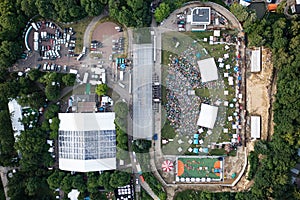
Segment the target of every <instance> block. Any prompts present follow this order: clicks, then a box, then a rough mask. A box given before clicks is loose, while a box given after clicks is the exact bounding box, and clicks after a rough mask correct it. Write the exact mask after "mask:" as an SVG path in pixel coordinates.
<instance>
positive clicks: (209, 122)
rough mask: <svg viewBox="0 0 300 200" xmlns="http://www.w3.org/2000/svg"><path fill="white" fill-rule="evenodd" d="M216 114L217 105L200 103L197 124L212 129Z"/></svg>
mask: <svg viewBox="0 0 300 200" xmlns="http://www.w3.org/2000/svg"><path fill="white" fill-rule="evenodd" d="M217 115H218V107H216V106H211V105H208V104H204V103H202V104H201V111H200V114H199V118H198V121H197V125H198V126H202V127H206V128H210V129H213V128H214V125H215V122H216V119H217Z"/></svg>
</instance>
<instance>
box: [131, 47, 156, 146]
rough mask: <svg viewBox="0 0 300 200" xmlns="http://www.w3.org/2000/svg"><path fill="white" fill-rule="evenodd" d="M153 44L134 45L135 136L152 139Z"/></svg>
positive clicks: (135, 137)
mask: <svg viewBox="0 0 300 200" xmlns="http://www.w3.org/2000/svg"><path fill="white" fill-rule="evenodd" d="M152 68H153V47H152V44H134V45H133V80H132V91H133V94H132V96H133V119H132V120H133V138H134V139H139V138H141V139H149V140H151V139H152V135H153V110H152V94H153V91H152V71H153V69H152Z"/></svg>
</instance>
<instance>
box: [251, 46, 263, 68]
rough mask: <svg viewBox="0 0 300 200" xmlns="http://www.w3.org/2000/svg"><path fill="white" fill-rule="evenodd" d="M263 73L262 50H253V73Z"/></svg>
mask: <svg viewBox="0 0 300 200" xmlns="http://www.w3.org/2000/svg"><path fill="white" fill-rule="evenodd" d="M260 71H261V50H260V48H259V49H256V50H252V54H251V72H260Z"/></svg>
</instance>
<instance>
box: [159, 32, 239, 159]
mask: <svg viewBox="0 0 300 200" xmlns="http://www.w3.org/2000/svg"><path fill="white" fill-rule="evenodd" d="M222 33H230V34H232V33H233V32H232V31H226V32H225V31H222V32H221V34H222ZM211 35H213V32H212V31H205V32H185V33H179V32H175V31H174V32H166V33H163V34H162V38H163V39H162V49H163V50H162V64H163V65H162V83H163V85H164V84H165V82H166V79H167V76H168V68H169V66H168V64H169V63H170V60H169V57H170V55H172V56H176V55H178V56H179V55H182V53H183V52H184V51H186V50H187V49H193V50H194V51H195V52H199V53H200V54H201V57H200V58H199V59H205V58H209V57H214V58H215V60H218V58H220V57H221V58H223V56H224V54H225V53H229V56H230V58H229V59H227V60H226V61H225V62H224V64H225V65H227V64H229V65H230V66H231V69H229V70H227V69H225V67H224V68H219V67H218V73H219V76H220V77H222V78H223V76H224V75H223V73H225V72H228V73H229V75H230V76H233V75H234V70H233V68H234V66H235V57H236V55H235V51H236V49H235V46H230V49H229V50H227V51H226V50H225V45H224V44H219V45H210V44H209V43H208V42H204V41H203V39H204V38H208V39H209V36H211ZM178 43H179V45H178ZM176 44H177V47H175V46H176ZM216 64H217V66H218V63H216ZM223 80H224V87H216V88H215V89H208V88H206V87H199V88H195V93H196V95H197V96H199V97H202V98H209V99H210V101H211V102H215V101H217V100H218V99H222V100H226V101H228V102H229V104H230V103H234V102H233V98H234V97H235V88H233V87H232V86H229V84H228V80H227V79H226V78H223ZM224 90H228V92H229V95H227V96H225V95H224ZM166 94H167V92H166V87H164V86H163V87H162V105H165V104H166V103H167V100H166ZM234 104H235V103H234ZM234 111H235V106H234V108H230V107H229V106H228V107H225V106H223V104H221V105H220V106H219V113H218V118H219V120H218V122H220V123H219V124H216V125H215V127H214V129H213V133H212V134H211V135H208V136H205V134H206V132H204V133H203V135H204V137H203V138H202V139H203V140H204V145H209V144H210V143H211V142H228V141H230V139H231V137H232V133H234V132H233V130H232V124H231V122H228V121H227V118H228V116H232V115H233V113H234ZM165 115H166V114H165V112H162V118H164V117H165ZM220 119H221V120H220ZM166 123H169V122H168V121H166ZM162 127H163V128H162V136H163V137H164V136H165V137H170V138H172V136H173V135H175V134H176V132H175V133H173V130H174V129H173V128H172V127H171V126H170V125H167V124H165V125H164V126H162ZM224 128H228V130H229V133H223V129H224ZM178 139H179V138H176V137H175V138H174V142H171V143H170V144H172V145H170V144H168V145H164V146H163V151H164V152H166V153H167V154H176V153H177V154H178V151H177V149H178V147H179V146H185V147H186V149H187V148H188V147H189V146H191V147H193V145H187V144H184V145H183V144H181V145H179V144H178V143H177V141H178ZM184 139H185V138H183V140H184ZM195 147H197V146H195ZM186 149H185V150H186ZM185 153H187V154H191V153H189V152H187V151H186V152H185Z"/></svg>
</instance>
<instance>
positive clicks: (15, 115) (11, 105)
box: [8, 99, 24, 137]
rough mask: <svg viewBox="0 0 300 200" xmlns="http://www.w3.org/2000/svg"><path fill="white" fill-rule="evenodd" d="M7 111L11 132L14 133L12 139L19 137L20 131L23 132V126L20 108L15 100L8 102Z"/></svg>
mask: <svg viewBox="0 0 300 200" xmlns="http://www.w3.org/2000/svg"><path fill="white" fill-rule="evenodd" d="M8 109H9V114H10V119H11V125H12V128H13V131H14V132H15V133H14V137H16V136H20V134H21V131H24V125H23V124H22V122H21V120H22V118H23V116H22V107H21V105H20V104H19V103H18V102H17V101H16V100H15V99H13V100H10V101H9V102H8Z"/></svg>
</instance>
